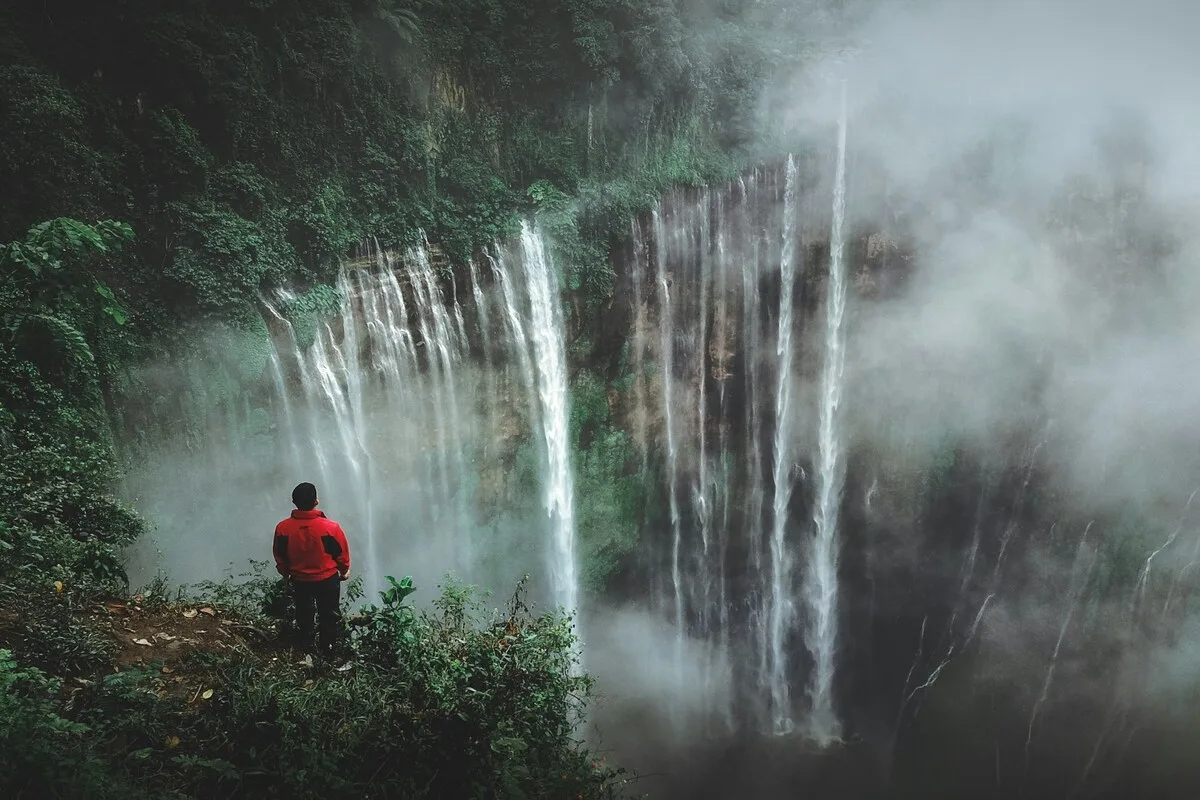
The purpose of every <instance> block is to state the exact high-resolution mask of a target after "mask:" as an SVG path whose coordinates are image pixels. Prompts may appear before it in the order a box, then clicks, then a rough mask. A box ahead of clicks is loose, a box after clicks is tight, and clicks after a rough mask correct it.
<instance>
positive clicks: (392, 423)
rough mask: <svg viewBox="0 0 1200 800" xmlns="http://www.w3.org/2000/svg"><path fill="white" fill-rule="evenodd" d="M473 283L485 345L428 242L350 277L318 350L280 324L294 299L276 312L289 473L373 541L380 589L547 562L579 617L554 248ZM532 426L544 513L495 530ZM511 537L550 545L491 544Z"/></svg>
mask: <svg viewBox="0 0 1200 800" xmlns="http://www.w3.org/2000/svg"><path fill="white" fill-rule="evenodd" d="M470 276H471V301H472V303H473V304H474V309H473V314H472V322H473V323H474V325H473V329H474V333H475V337H474V338H475V339H476V342H475V343H474V344H473V343H472V333H471V332H469V331H468V327H467V322H466V318H467V315H466V314H465V313H464V311H463V309H462V306H461V305H460V304H459V302H458V301H457V298H456V296H455V294H454V291H453V289H452V288H449V287H447V285H446V282H445V281H444V280H442V278H441V277H439V275H438V274H437V268H436V267H435V265H434V263H433V260H432V256H431V248H430V247H429V246H428V245H427V244H426V245H422V246H419V247H414V248H410V249H409V250H407V251H406V252H405V253H404V254H403V255H402V257H400V258H393V256H392V255H391V254H389V253H387V252H385V251H382V250H380V249H378V248H372V249H371V250H370V251H369V252H368V254H367V257H366V258H365V259H363V260H360V261H359V262H358V263H356V264H355V265H354V266H352V267H348V268H347V269H345V270H344V271H343V273H342V275H341V276H340V278H339V280H338V289H339V294H340V296H341V304H340V312H339V314H338V315H337V317H336V318H335V319H333V320H330V321H326V322H322V323H320V324H319V325H318V326H317V329H316V332H315V335H314V336H313V339H312V342H311V344H308V345H307V346H303V347H302V346H301V344H300V341H299V339H298V337H297V333H296V331H295V330H294V329H293V326H292V324H291V323H289V322H287V320H286V318H285V314H284V313H283V312H284V311H285V310H286V306H287V305H288V304H289V303H296V302H297V300H298V298H297V297H296V296H295V295H293V294H291V293H289V292H281V293H280V294H279V295H278V296H277V297H276V298H273V299H271V300H270V301H269V302H268V309H269V316H270V317H271V319H273V320H274V324H275V327H276V329H277V333H276V336H275V342H276V350H275V352H273V353H272V354H271V359H270V363H271V365H272V374H273V375H274V383H275V386H276V391H277V400H278V403H279V406H278V408H279V411H280V416H281V417H282V426H283V427H284V428H285V429H286V430H287V431H288V434H287V437H286V438H287V440H288V441H287V450H286V455H285V459H284V460H285V461H288V463H289V471H291V472H292V473H293V477H294V478H295V480H297V481H298V480H302V479H305V478H304V477H303V476H304V475H308V476H309V479H311V480H313V481H314V482H316V483H317V484H318V488H319V490H320V491H321V494H322V496H323V497H328V498H336V499H337V501H338V503H337V506H336V508H335V507H332V506H330V507H328V512H329V513H330V514H331V515H333V516H336V517H337V518H338V519H340V520H341V521H343V523H344V525H345V527H346V529H347V531H348V532H350V533H351V534H352V540H353V541H358V542H362V543H363V546H362V549H361V550H360V552H361V553H362V556H361V557H359V558H357V559H356V563H357V564H360V565H362V569H363V570H364V571H365V572H366V576H367V587H368V591H373V590H375V589H377V588H379V587H381V586H382V585H383V579H384V575H385V570H395V571H403V572H405V573H413V574H417V573H420V574H426V575H441V574H443V573H446V572H451V573H453V574H454V575H455V576H456V577H458V578H460V579H463V580H467V581H472V580H478V579H481V578H483V577H484V576H487V577H493V576H496V575H497V574H502V575H508V574H512V575H514V576H515V575H519V574H520V572H521V571H523V570H526V569H528V568H529V565H528V564H527V563H525V561H524V559H525V558H526V556H527V555H528V550H529V549H535V550H538V551H540V557H539V558H537V559H534V562H535V563H537V562H540V563H542V564H543V565H544V569H545V575H546V580H545V582H544V583H545V585H546V587H547V589H548V591H547V594H548V597H547V600H549V601H550V602H552V603H554V604H556V605H560V606H562V607H564V608H566V609H568V610H571V611H574V610H575V609H576V608H577V607H578V605H579V571H578V566H577V563H576V559H577V555H576V548H575V521H574V497H573V487H572V471H571V465H570V445H569V442H568V420H569V402H568V392H567V371H566V350H565V344H564V340H563V335H564V325H563V321H562V312H561V304H560V302H559V292H558V288H557V287H558V284H557V277H556V275H555V271H554V265H553V264H552V263H551V260H550V257H549V254H548V252H547V248H546V245H545V241H544V239H543V237H542V234H541V233H540V232H539V231H537V230H536V229H535V228H533V227H532V226H530V225H526V226H525V227H524V229H523V230H522V235H521V238H520V241H519V242H518V243H517V244H516V246H514V247H512V248H508V249H506V250H501V251H500V252H498V253H497V254H495V255H494V256H489V257H488V259H487V263H485V264H482V265H480V264H472V265H471V270H470ZM486 278H491V281H490V282H489V281H487V280H486ZM501 326H502V327H501ZM497 349H499V350H500V353H499V354H497V353H496V352H495V351H496V350H497ZM474 354H482V356H483V357H482V358H481V359H480V358H473V355H474ZM510 363H515V364H517V365H518V366H519V369H518V370H517V371H516V372H515V373H514V372H513V371H511V370H510V369H508V364H510ZM296 398H303V402H302V403H298V402H297V399H296ZM518 398H519V399H518ZM513 400H517V404H516V405H515V406H514V404H513V402H512V401H513ZM516 408H519V409H520V412H517V411H516V410H515V409H516ZM523 426H524V427H527V429H528V430H529V431H530V432H531V433H533V434H534V438H535V439H536V441H537V451H538V453H539V455H538V456H537V458H536V460H535V462H530V463H536V471H537V481H538V484H539V486H540V487H541V488H540V493H541V495H542V502H541V507H542V511H541V514H540V515H537V514H534V515H524V518H523V521H522V518H521V515H513V516H511V517H509V518H507V519H502V520H497V519H495V518H491V519H488V518H485V517H483V516H482V515H481V514H479V508H480V506H481V505H482V504H483V503H484V502H485V501H486V498H487V497H488V496H489V494H488V493H489V492H493V491H499V492H501V493H507V494H509V495H511V494H512V493H514V492H515V491H516V490H515V489H514V488H513V487H512V486H507V485H502V486H499V487H487V488H486V489H485V487H484V486H482V485H481V484H482V483H483V482H484V481H489V482H491V483H492V484H497V483H498V484H504V483H505V477H504V474H503V473H505V471H506V470H508V469H510V468H511V466H512V465H511V463H506V460H507V461H511V459H512V458H513V457H514V453H513V452H511V451H512V450H513V449H514V444H515V442H516V441H517V439H516V437H519V434H520V430H521V428H522V427H523ZM501 445H504V447H502V446H501ZM502 450H503V451H504V452H503V453H502V452H501V451H502ZM539 517H540V519H539ZM501 526H503V527H505V528H506V529H507V530H514V529H522V528H531V529H533V530H536V531H538V532H537V533H532V532H525V533H523V534H521V535H519V536H518V537H517V538H518V539H519V541H520V544H521V547H520V548H518V549H517V550H515V551H514V549H513V548H512V545H513V542H512V541H511V540H510V541H505V537H496V536H495V535H493V534H495V533H496V529H497V528H498V527H501ZM514 580H515V578H514Z"/></svg>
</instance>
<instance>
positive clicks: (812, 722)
mask: <svg viewBox="0 0 1200 800" xmlns="http://www.w3.org/2000/svg"><path fill="white" fill-rule="evenodd" d="M845 221H846V96H845V88H844V87H843V90H842V113H841V117H840V119H839V121H838V145H837V171H836V174H835V175H834V187H833V228H832V232H831V233H830V238H829V251H830V252H829V278H828V281H827V283H826V286H827V290H826V297H825V361H824V364H823V366H822V370H821V410H820V428H819V435H818V441H817V445H818V465H817V469H816V481H817V502H816V511H815V514H814V516H813V527H814V532H813V539H812V543H811V545H810V547H809V551H808V563H807V565H806V566H807V568H806V571H805V574H806V576H807V579H806V581H805V586H804V604H805V608H806V609H807V611H808V624H807V626H806V628H805V633H804V641H805V644H806V645H807V646H808V651H809V653H810V654H811V656H812V661H813V669H812V673H811V675H810V678H809V683H808V697H809V701H810V703H811V716H810V717H809V720H808V732H809V735H810V736H811V737H812V738H813V739H815V740H816V741H818V742H820V743H828V742H832V741H834V740H835V739H837V738H838V736H839V735H840V733H841V725H840V723H839V722H838V718H837V714H836V711H835V710H834V705H833V677H834V666H835V665H834V656H835V652H836V649H837V594H838V576H837V569H838V543H837V527H838V511H839V506H840V504H841V500H842V483H843V481H844V478H845V474H844V473H845V465H844V464H843V460H842V453H841V447H842V444H841V439H840V436H839V432H838V410H839V406H840V405H841V399H842V373H843V370H844V367H845V359H846V356H845V331H844V328H843V318H844V317H845V312H846V275H845V272H846V269H845V263H844V261H845V258H844V252H845V232H844V226H845Z"/></svg>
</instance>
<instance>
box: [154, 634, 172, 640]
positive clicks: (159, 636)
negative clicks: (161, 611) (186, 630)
mask: <svg viewBox="0 0 1200 800" xmlns="http://www.w3.org/2000/svg"><path fill="white" fill-rule="evenodd" d="M154 638H155V639H161V640H162V641H164V642H169V641H171V640H172V639H174V638H175V637H174V636H172V635H171V634H169V633H156V634H154Z"/></svg>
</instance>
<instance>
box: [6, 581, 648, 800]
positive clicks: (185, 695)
mask: <svg viewBox="0 0 1200 800" xmlns="http://www.w3.org/2000/svg"><path fill="white" fill-rule="evenodd" d="M217 588H218V589H219V591H218V592H217V594H218V595H219V596H221V597H222V598H223V599H224V600H225V601H226V604H225V605H218V606H217V608H215V609H214V608H212V607H206V608H204V609H202V610H203V611H204V612H205V613H206V614H213V615H215V617H214V618H207V617H202V619H207V620H208V621H206V622H203V623H201V624H203V625H204V626H205V628H212V627H218V628H224V627H225V626H228V628H225V629H226V630H236V631H239V632H240V635H239V636H238V637H237V641H238V642H240V643H239V644H236V645H234V646H232V647H229V648H227V649H215V646H214V641H215V640H216V637H210V638H208V639H203V638H202V639H201V643H200V645H199V646H198V647H196V649H193V650H191V651H189V652H186V653H185V654H184V655H182V656H176V657H168V658H167V659H163V658H162V657H154V656H147V657H146V658H145V660H144V663H142V662H139V663H136V664H132V665H126V666H125V668H124V669H121V670H120V671H116V672H112V671H108V670H96V671H94V672H90V673H88V674H89V676H90V677H89V679H87V680H82V679H77V680H72V681H69V682H64V681H63V680H61V679H59V678H54V677H51V676H50V675H49V674H47V673H46V672H44V671H42V670H40V669H37V668H33V667H29V666H24V665H23V664H24V663H25V661H26V658H28V657H29V656H28V655H26V657H25V658H22V659H21V661H18V660H15V659H14V658H13V653H12V652H11V651H9V650H6V649H0V751H2V752H3V756H0V759H2V760H0V790H2V791H4V793H5V795H6V796H22V795H23V794H24V795H27V796H36V797H97V798H108V797H113V798H118V797H119V798H143V797H144V798H152V797H153V798H160V797H167V798H175V797H179V798H182V797H211V796H222V797H263V796H286V797H297V798H309V797H311V798H317V797H326V796H328V794H329V793H330V792H347V793H349V794H351V795H352V796H355V797H465V798H471V797H479V798H483V797H528V798H559V797H564V798H565V797H587V798H614V797H618V796H621V794H622V787H623V786H624V785H625V783H626V782H627V781H626V780H625V779H624V778H622V774H621V772H620V771H619V770H616V769H612V768H609V767H607V766H606V765H605V764H604V762H603V759H600V758H599V757H597V756H594V755H592V754H590V753H589V752H588V751H587V750H586V749H585V748H583V747H582V746H581V745H579V744H578V743H577V742H576V741H575V740H574V738H573V734H574V728H575V724H576V723H577V721H578V720H579V717H580V714H581V712H582V709H583V704H584V702H585V700H586V699H587V697H588V696H589V692H590V689H591V681H590V679H589V678H587V677H585V676H578V675H575V674H573V673H572V667H573V665H574V663H575V659H574V656H573V652H574V651H573V647H574V642H575V639H574V635H573V633H572V632H571V626H570V621H569V620H567V619H563V618H559V617H555V616H552V615H543V616H534V615H532V614H531V613H529V611H528V609H526V607H525V606H524V605H523V603H522V591H521V589H520V588H518V591H517V593H516V594H515V595H514V597H513V599H512V601H511V603H510V604H509V607H508V609H507V611H505V612H504V613H498V612H497V613H493V614H490V615H487V614H484V613H482V612H481V610H480V608H479V606H478V604H477V603H476V602H474V601H473V599H472V593H471V591H470V589H469V588H464V587H457V586H453V585H451V586H448V587H447V588H445V589H444V590H443V592H442V595H441V597H440V599H439V600H438V601H436V602H435V603H434V606H435V609H434V611H432V612H430V613H420V612H416V611H414V610H413V609H412V608H411V607H409V606H407V605H405V604H404V599H405V597H406V596H407V595H408V594H409V593H411V592H412V591H414V589H413V587H412V584H411V581H410V580H408V579H405V580H404V581H400V582H397V581H394V580H393V581H392V588H390V589H389V590H388V591H386V592H384V593H382V594H381V598H380V599H381V603H380V604H379V605H373V606H371V607H370V608H369V609H366V610H365V613H364V614H363V615H361V616H359V617H358V618H356V619H355V623H356V624H355V626H354V628H353V634H352V637H351V639H350V643H349V649H350V651H351V654H352V655H353V656H354V660H353V662H351V663H352V666H349V667H347V668H344V669H334V668H333V665H323V664H320V663H318V664H317V665H316V666H315V667H313V666H310V665H306V664H305V663H302V662H298V661H297V660H296V659H297V658H298V656H297V655H295V654H293V653H292V652H291V651H288V650H285V649H282V648H280V647H279V646H278V643H277V642H276V640H275V639H274V636H273V635H272V634H271V633H270V623H271V620H270V619H268V618H266V617H264V616H263V615H262V613H261V608H262V605H263V600H264V599H266V598H267V597H268V596H269V595H270V594H271V593H273V592H275V591H276V588H277V587H276V585H275V584H273V583H272V582H271V581H268V580H267V579H265V578H261V577H258V578H255V579H253V580H251V581H249V582H247V583H244V584H241V585H238V586H231V585H225V586H223V587H217ZM139 599H140V600H141V602H142V606H139V608H138V612H137V613H134V614H128V615H125V616H123V617H122V618H121V625H122V626H124V627H126V628H128V627H129V626H131V625H134V626H138V625H144V624H149V623H150V622H151V621H152V622H153V624H154V625H155V627H157V628H159V629H160V632H159V633H158V634H157V635H156V638H155V643H158V639H157V636H165V637H166V638H167V639H171V638H172V636H171V634H163V633H162V632H161V631H162V630H171V628H170V620H171V619H176V620H178V619H180V618H182V619H184V620H186V619H187V616H188V615H189V614H190V615H191V616H192V617H196V616H197V611H196V610H195V608H194V607H191V608H189V606H188V605H186V604H179V603H178V602H171V599H170V598H164V597H150V596H145V597H140V598H139ZM216 617H219V619H218V618H216ZM114 627H115V626H114ZM130 630H132V628H130ZM175 632H176V633H177V634H179V636H176V637H174V638H176V639H179V638H180V637H183V636H184V633H188V634H192V635H197V636H199V635H200V634H203V633H206V631H205V630H201V629H190V630H187V631H181V630H177V629H176V630H175ZM43 635H44V636H48V637H54V636H56V635H57V637H58V638H59V639H62V640H72V639H74V638H77V637H76V635H75V634H74V633H72V632H67V631H61V632H51V631H47V632H43ZM134 636H137V633H134V634H130V637H131V638H132V637H134ZM146 641H147V640H146V639H143V640H142V642H146ZM184 641H188V639H186V638H184ZM191 641H195V640H191ZM247 641H249V642H250V643H251V644H247ZM108 644H109V646H110V649H111V648H112V640H111V639H110V640H109V641H108ZM126 647H127V648H129V647H132V648H134V649H137V648H138V647H139V645H138V644H136V643H134V644H133V645H126ZM147 652H149V648H147ZM159 652H162V651H159ZM106 673H107V674H106ZM68 687H69V688H68Z"/></svg>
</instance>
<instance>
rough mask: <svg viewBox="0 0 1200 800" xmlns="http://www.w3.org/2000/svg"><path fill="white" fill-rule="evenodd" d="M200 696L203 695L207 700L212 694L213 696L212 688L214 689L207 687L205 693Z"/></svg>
mask: <svg viewBox="0 0 1200 800" xmlns="http://www.w3.org/2000/svg"><path fill="white" fill-rule="evenodd" d="M200 696H201V697H203V698H204V699H205V700H207V699H209V698H210V697H212V696H213V690H212V689H205V690H204V694H202V695H200Z"/></svg>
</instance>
